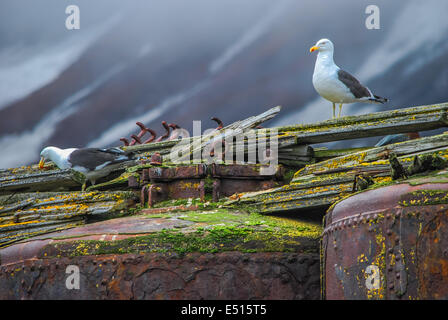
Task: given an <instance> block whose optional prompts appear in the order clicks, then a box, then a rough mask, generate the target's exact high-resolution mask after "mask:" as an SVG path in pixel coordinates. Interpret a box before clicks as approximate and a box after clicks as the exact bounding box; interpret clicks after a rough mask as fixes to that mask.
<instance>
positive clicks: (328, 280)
mask: <svg viewBox="0 0 448 320" xmlns="http://www.w3.org/2000/svg"><path fill="white" fill-rule="evenodd" d="M432 180H433V181H434V182H433V183H431V182H428V181H426V182H423V183H422V184H414V185H411V184H407V183H403V184H397V185H391V186H386V187H383V188H379V189H374V190H370V191H367V192H363V193H359V194H356V195H354V196H351V197H349V198H347V199H345V200H343V201H341V202H339V203H338V204H336V205H335V206H334V207H333V208H332V209H330V210H329V212H328V213H327V216H326V221H325V229H324V233H323V240H322V249H323V261H322V264H323V270H322V272H323V292H324V295H325V298H326V299H448V289H447V288H448V250H447V248H448V246H447V245H448V236H447V233H446V230H448V181H446V179H443V178H440V179H438V180H440V181H437V179H435V178H433V179H432ZM444 180H445V181H444ZM420 182H422V181H420Z"/></svg>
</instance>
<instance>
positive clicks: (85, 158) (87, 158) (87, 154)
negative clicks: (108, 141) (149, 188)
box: [39, 147, 133, 191]
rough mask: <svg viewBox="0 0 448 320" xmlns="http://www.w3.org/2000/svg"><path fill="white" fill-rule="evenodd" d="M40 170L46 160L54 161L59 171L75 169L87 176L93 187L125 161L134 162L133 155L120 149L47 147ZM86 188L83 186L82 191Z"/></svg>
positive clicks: (40, 163) (42, 153)
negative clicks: (97, 181)
mask: <svg viewBox="0 0 448 320" xmlns="http://www.w3.org/2000/svg"><path fill="white" fill-rule="evenodd" d="M40 156H41V159H40V162H39V168H40V169H42V168H43V167H44V163H45V160H46V159H50V160H52V161H53V162H54V163H55V164H56V165H57V166H58V168H59V169H73V170H75V171H78V172H81V173H82V174H84V175H85V177H86V180H90V183H91V184H92V185H94V184H95V182H96V180H98V179H99V178H102V177H105V176H107V175H108V174H109V173H111V172H112V171H114V170H116V169H118V167H120V165H121V164H122V163H123V162H125V161H130V160H133V158H132V154H128V153H125V152H124V151H123V150H121V149H119V148H110V149H97V148H83V149H77V148H69V149H59V148H57V147H46V148H44V149H43V150H42V152H41V153H40ZM85 188H86V183H84V184H83V186H82V190H83V191H84V190H85Z"/></svg>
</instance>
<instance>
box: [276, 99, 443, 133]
mask: <svg viewBox="0 0 448 320" xmlns="http://www.w3.org/2000/svg"><path fill="white" fill-rule="evenodd" d="M447 111H448V103H440V104H433V105H423V106H417V107H410V108H403V109H395V110H390V111H380V112H373V113H368V114H365V115H357V116H345V117H342V118H337V119H330V120H325V121H321V122H314V123H310V124H299V125H291V126H284V127H276V129H277V130H278V131H308V130H312V129H322V128H329V127H339V126H346V125H353V124H360V123H369V122H372V121H381V120H385V119H393V118H400V117H410V118H412V117H413V116H415V115H424V114H443V113H444V112H447Z"/></svg>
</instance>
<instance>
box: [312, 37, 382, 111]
mask: <svg viewBox="0 0 448 320" xmlns="http://www.w3.org/2000/svg"><path fill="white" fill-rule="evenodd" d="M313 51H318V54H317V59H316V65H315V66H314V74H313V85H314V88H315V89H316V91H317V93H319V95H320V96H322V97H323V98H325V99H327V100H329V101H330V102H332V103H333V118H335V117H336V103H338V104H339V115H338V117H340V116H341V110H342V105H343V104H344V103H353V102H366V103H377V104H379V103H385V102H387V101H388V99H386V98H382V97H379V96H376V95H374V94H373V93H372V91H370V90H369V88H367V87H365V86H363V85H362V84H361V83H360V82H359V81H358V80H357V79H356V78H355V77H354V76H352V75H351V74H350V73H348V72H346V71H344V70H342V69H340V68H339V67H338V66H337V65H336V64H335V63H334V61H333V52H334V46H333V43H332V42H331V41H330V40H328V39H321V40H319V41H318V42H317V43H316V44H315V45H314V46H313V47H311V48H310V52H313Z"/></svg>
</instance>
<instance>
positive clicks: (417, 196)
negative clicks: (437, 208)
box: [399, 190, 448, 207]
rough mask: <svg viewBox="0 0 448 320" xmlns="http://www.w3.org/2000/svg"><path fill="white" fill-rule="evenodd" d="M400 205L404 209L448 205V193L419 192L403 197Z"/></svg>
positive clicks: (435, 191)
mask: <svg viewBox="0 0 448 320" xmlns="http://www.w3.org/2000/svg"><path fill="white" fill-rule="evenodd" d="M399 203H400V205H401V206H404V207H411V206H425V205H436V204H448V191H447V190H417V191H414V192H410V193H406V194H404V195H402V196H401V197H400V202H399Z"/></svg>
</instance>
